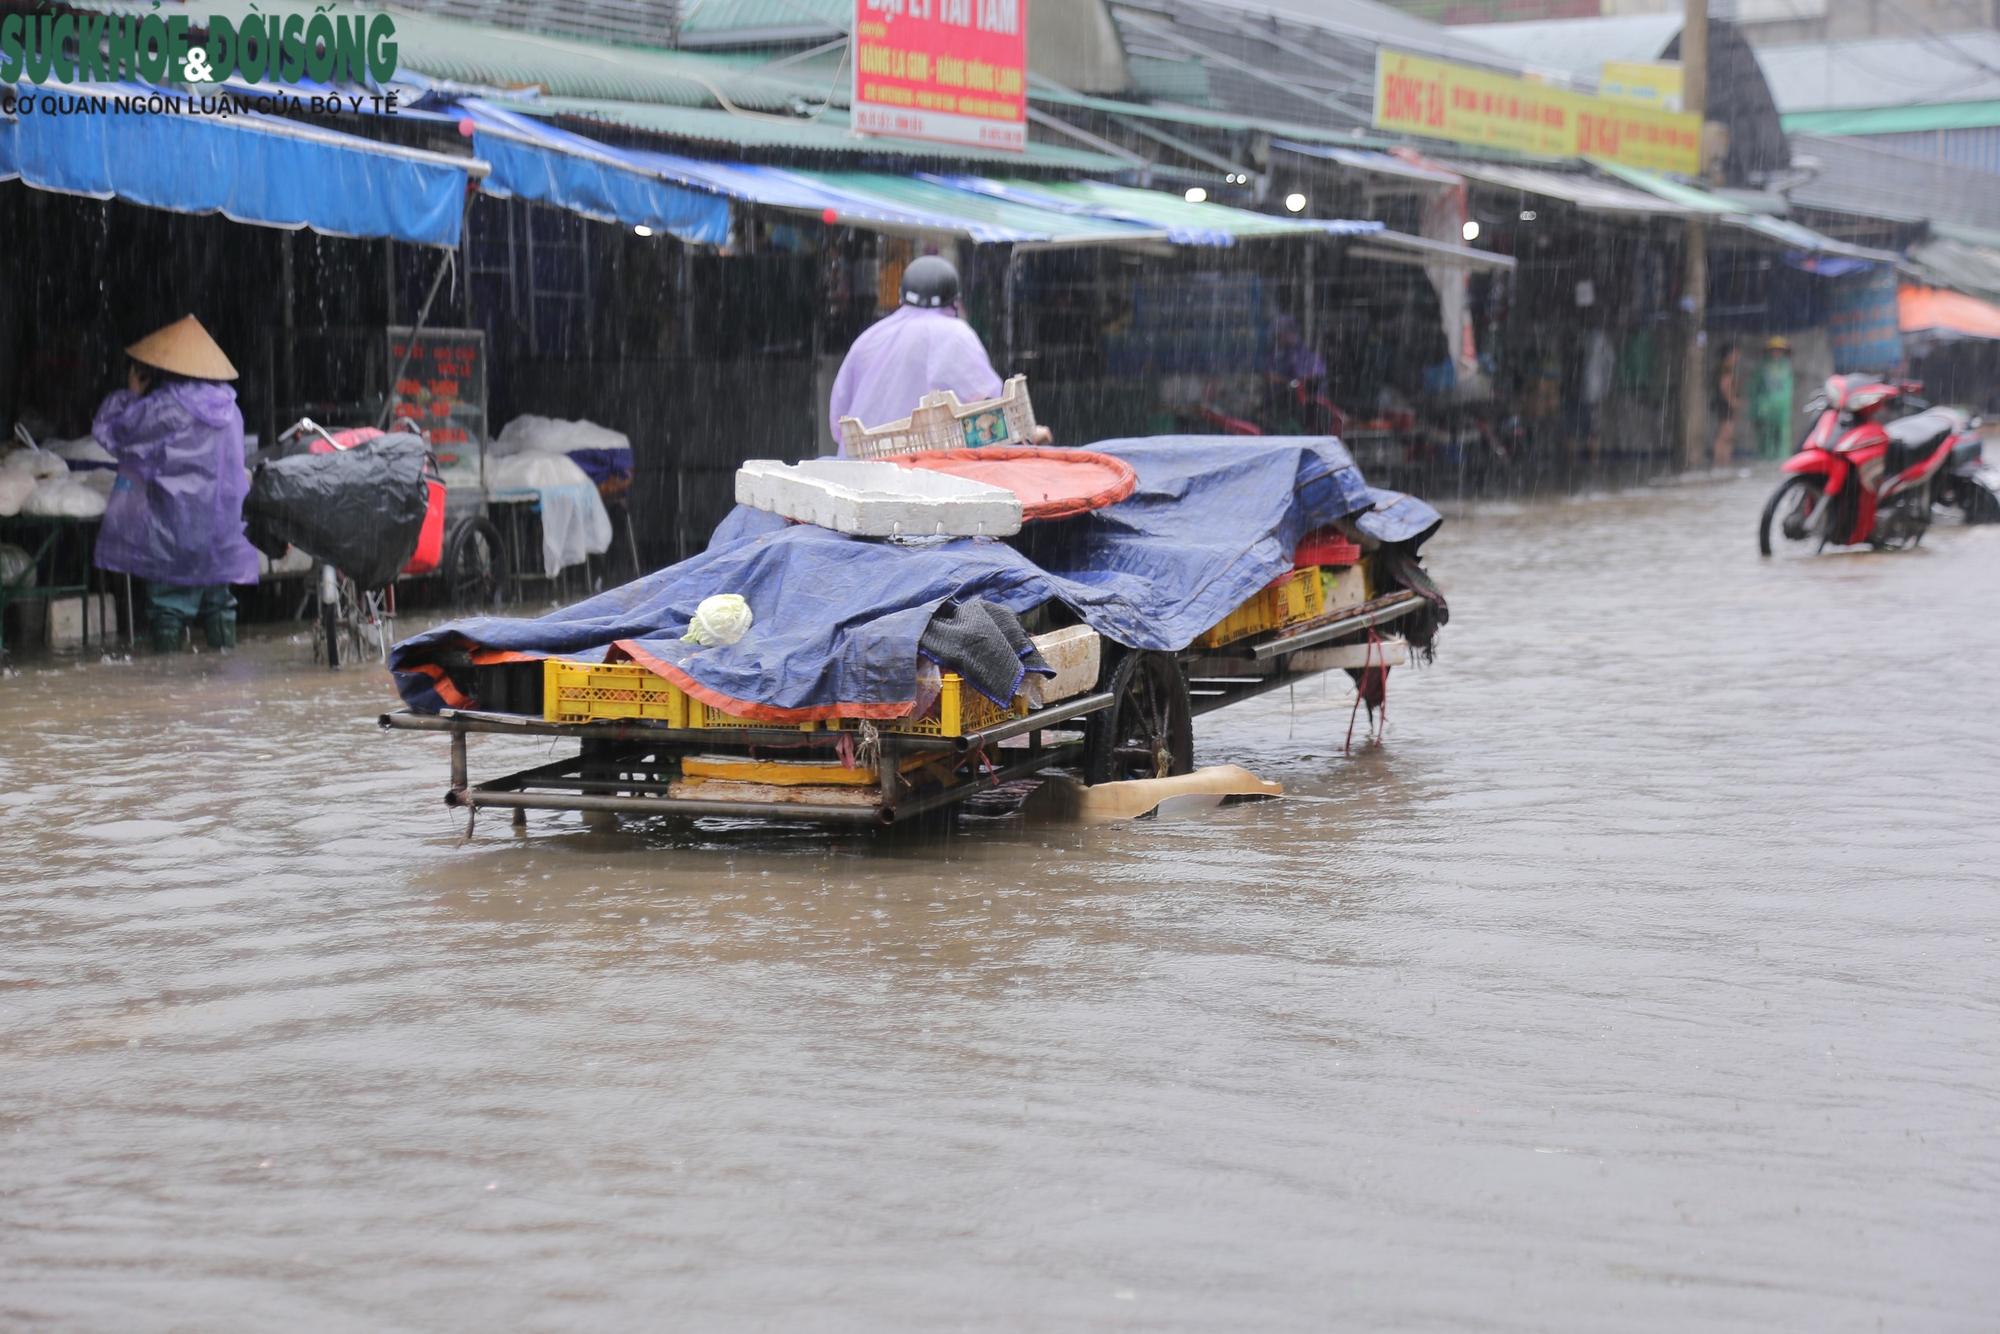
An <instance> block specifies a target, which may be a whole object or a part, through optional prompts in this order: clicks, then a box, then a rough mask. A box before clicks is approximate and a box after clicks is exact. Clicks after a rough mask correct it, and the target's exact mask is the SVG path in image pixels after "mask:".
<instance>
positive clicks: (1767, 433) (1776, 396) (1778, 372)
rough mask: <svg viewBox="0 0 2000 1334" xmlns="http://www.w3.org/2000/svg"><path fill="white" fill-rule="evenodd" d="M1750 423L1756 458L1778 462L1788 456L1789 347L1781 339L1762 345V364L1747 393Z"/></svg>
mask: <svg viewBox="0 0 2000 1334" xmlns="http://www.w3.org/2000/svg"><path fill="white" fill-rule="evenodd" d="M1750 420H1751V421H1752V422H1754V423H1755V424H1756V427H1757V457H1758V458H1763V459H1781V458H1783V457H1785V455H1786V454H1787V453H1789V452H1790V447H1791V443H1792V442H1791V426H1792V345H1791V343H1790V342H1789V341H1787V340H1786V339H1784V338H1781V337H1773V338H1771V339H1769V340H1768V341H1766V342H1765V344H1764V364H1763V365H1761V366H1759V367H1758V368H1757V379H1756V382H1755V384H1753V385H1752V386H1751V390H1750Z"/></svg>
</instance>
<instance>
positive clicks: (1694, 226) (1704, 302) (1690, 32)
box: [1681, 0, 1709, 468]
mask: <svg viewBox="0 0 2000 1334" xmlns="http://www.w3.org/2000/svg"><path fill="white" fill-rule="evenodd" d="M1685 6H1686V7H1685V9H1684V10H1683V15H1684V17H1683V18H1682V20H1681V110H1683V111H1691V112H1693V113H1694V114H1696V115H1697V116H1700V117H1701V118H1702V119H1701V125H1702V128H1701V131H1700V133H1699V135H1698V139H1697V142H1698V143H1699V144H1700V146H1701V147H1700V152H1701V174H1702V175H1703V176H1707V175H1708V173H1709V162H1708V138H1709V136H1708V0H1685ZM1681 309H1682V311H1683V312H1684V313H1685V314H1686V315H1687V317H1688V322H1687V361H1686V366H1687V373H1686V374H1685V375H1684V376H1683V377H1682V384H1681V466H1682V467H1683V468H1694V467H1697V466H1700V465H1702V464H1703V463H1704V462H1705V461H1706V455H1707V453H1708V431H1707V426H1708V393H1707V389H1708V333H1707V330H1706V329H1705V328H1704V327H1703V326H1704V325H1706V324H1707V322H1708V229H1707V228H1706V227H1704V226H1703V225H1702V216H1701V214H1699V213H1694V214H1690V215H1689V217H1688V222H1687V253H1686V255H1685V256H1684V268H1683V270H1682V279H1681Z"/></svg>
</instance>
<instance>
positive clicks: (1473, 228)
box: [1458, 222, 1479, 241]
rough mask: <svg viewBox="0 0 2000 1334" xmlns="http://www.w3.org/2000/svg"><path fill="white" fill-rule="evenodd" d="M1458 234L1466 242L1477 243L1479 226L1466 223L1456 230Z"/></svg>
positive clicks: (1473, 223)
mask: <svg viewBox="0 0 2000 1334" xmlns="http://www.w3.org/2000/svg"><path fill="white" fill-rule="evenodd" d="M1458 234H1459V235H1460V236H1463V237H1464V238H1465V239H1466V240H1468V241H1477V240H1478V239H1479V224H1478V223H1476V222H1468V223H1466V224H1465V225H1464V226H1463V227H1461V228H1459V229H1458Z"/></svg>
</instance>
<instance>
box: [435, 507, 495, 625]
mask: <svg viewBox="0 0 2000 1334" xmlns="http://www.w3.org/2000/svg"><path fill="white" fill-rule="evenodd" d="M482 540H483V542H484V544H485V551H484V553H483V554H482V553H481V551H480V546H479V544H480V542H481V541H482ZM475 567H476V568H475ZM444 580H445V596H446V599H447V601H449V602H450V604H451V606H452V607H453V609H455V610H460V611H470V610H484V609H487V608H491V607H497V606H499V605H500V604H501V603H502V602H503V601H504V600H505V599H506V594H507V550H506V548H505V547H503V546H501V544H500V530H499V529H498V528H496V527H494V526H493V523H492V521H491V520H489V519H486V518H483V517H474V518H470V519H467V520H465V521H464V522H463V523H461V524H459V525H458V527H456V528H454V529H453V530H452V533H451V538H450V540H449V541H447V542H446V543H445V552H444Z"/></svg>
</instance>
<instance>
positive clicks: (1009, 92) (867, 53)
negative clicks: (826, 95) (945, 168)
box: [854, 0, 1028, 153]
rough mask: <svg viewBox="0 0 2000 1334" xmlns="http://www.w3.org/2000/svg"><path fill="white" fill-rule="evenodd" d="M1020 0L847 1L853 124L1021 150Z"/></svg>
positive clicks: (1023, 20) (1024, 135)
mask: <svg viewBox="0 0 2000 1334" xmlns="http://www.w3.org/2000/svg"><path fill="white" fill-rule="evenodd" d="M1027 78H1028V5H1027V0H854V129H855V131H856V133H859V134H889V135H895V136H897V137H898V138H904V139H935V140H938V141H939V142H942V143H950V144H976V145H978V146H979V147H982V148H1002V149H1009V150H1011V151H1013V152H1016V153H1024V152H1026V151H1027V148H1028V110H1027Z"/></svg>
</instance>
